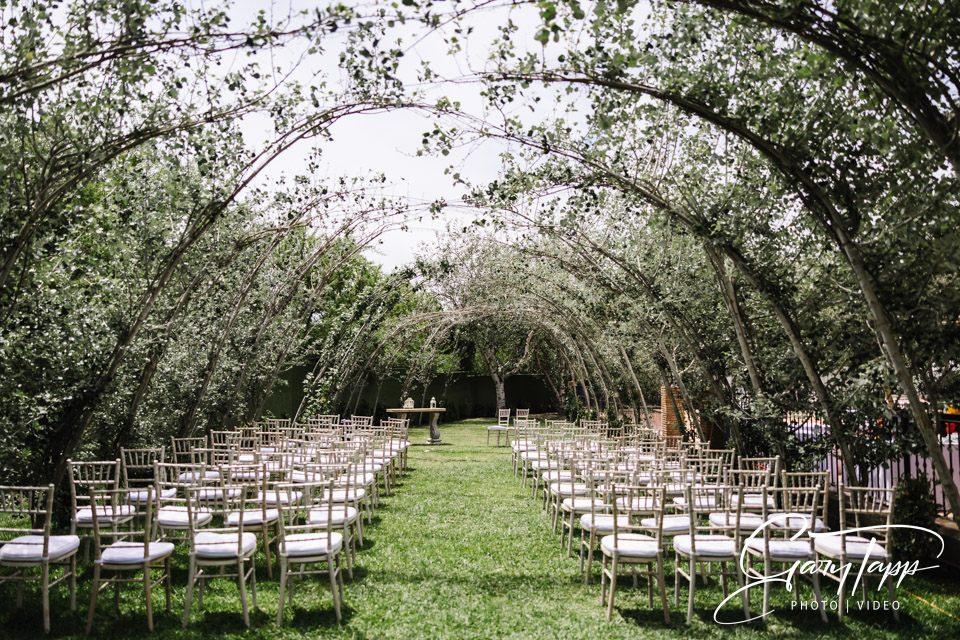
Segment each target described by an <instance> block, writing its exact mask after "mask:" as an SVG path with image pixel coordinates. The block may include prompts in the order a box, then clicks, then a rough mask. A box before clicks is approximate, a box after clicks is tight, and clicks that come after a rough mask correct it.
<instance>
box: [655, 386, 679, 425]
mask: <svg viewBox="0 0 960 640" xmlns="http://www.w3.org/2000/svg"><path fill="white" fill-rule="evenodd" d="M671 393H672V394H673V397H674V398H675V399H676V401H677V406H678V407H680V408H683V403H682V401H681V399H680V390H679V389H677V388H676V387H670V390H669V391H668V390H667V387H660V425H661V433H663V435H664V436H668V437H669V436H679V435H680V429H679V428H678V427H677V425H678V424H679V423H680V420H679V419H678V417H677V412H676V411H674V410H673V402H672V401H671V400H670V394H671Z"/></svg>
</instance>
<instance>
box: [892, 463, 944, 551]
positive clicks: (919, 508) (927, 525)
mask: <svg viewBox="0 0 960 640" xmlns="http://www.w3.org/2000/svg"><path fill="white" fill-rule="evenodd" d="M893 521H894V523H895V524H905V525H910V526H913V527H923V528H924V529H926V530H928V531H936V530H937V505H936V503H935V502H934V500H933V496H931V495H930V478H929V477H927V474H926V473H925V472H922V471H921V472H920V473H918V474H917V475H916V476H913V477H905V478H900V481H899V483H898V484H897V488H896V491H895V493H894V499H893ZM890 543H891V546H892V547H893V552H894V556H895V557H896V558H897V559H898V560H904V561H914V560H919V561H921V562H923V561H925V560H927V559H929V558H930V556H931V555H932V553H934V552H936V553H939V551H940V549H939V546H940V545H939V544H938V541H937V539H936V538H935V537H934V536H933V535H932V534H930V533H927V532H925V531H918V530H917V529H901V528H895V529H893V531H892V532H891V533H890Z"/></svg>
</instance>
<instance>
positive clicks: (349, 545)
mask: <svg viewBox="0 0 960 640" xmlns="http://www.w3.org/2000/svg"><path fill="white" fill-rule="evenodd" d="M355 542H356V541H355V539H354V537H353V536H352V535H350V526H349V525H347V524H346V521H344V525H343V553H344V555H345V556H346V559H347V575H349V576H350V579H351V580H353V552H354V544H355Z"/></svg>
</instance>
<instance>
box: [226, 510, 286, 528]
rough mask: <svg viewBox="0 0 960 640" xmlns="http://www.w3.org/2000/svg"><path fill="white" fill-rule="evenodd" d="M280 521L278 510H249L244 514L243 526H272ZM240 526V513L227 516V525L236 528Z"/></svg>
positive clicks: (236, 512)
mask: <svg viewBox="0 0 960 640" xmlns="http://www.w3.org/2000/svg"><path fill="white" fill-rule="evenodd" d="M279 519H280V511H278V510H277V509H266V510H264V509H247V510H246V511H244V512H243V525H244V526H251V525H257V524H264V523H266V524H270V523H271V522H276V521H277V520H279ZM238 524H240V512H239V511H234V512H233V513H228V514H227V525H228V526H231V527H234V526H236V525H238Z"/></svg>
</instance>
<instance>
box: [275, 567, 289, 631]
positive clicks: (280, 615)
mask: <svg viewBox="0 0 960 640" xmlns="http://www.w3.org/2000/svg"><path fill="white" fill-rule="evenodd" d="M286 587H287V559H286V558H284V557H281V558H280V602H279V603H278V604H277V624H278V625H279V624H283V597H284V595H285V594H284V591H286Z"/></svg>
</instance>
